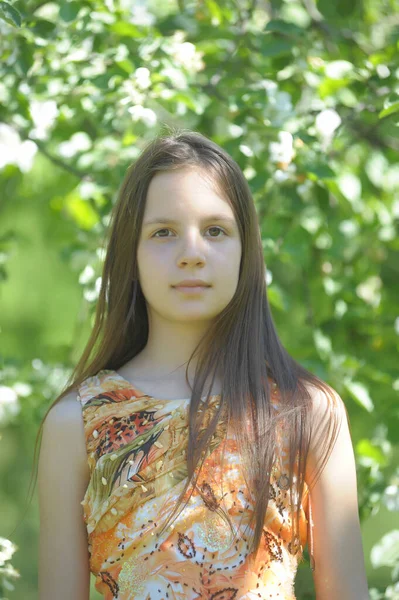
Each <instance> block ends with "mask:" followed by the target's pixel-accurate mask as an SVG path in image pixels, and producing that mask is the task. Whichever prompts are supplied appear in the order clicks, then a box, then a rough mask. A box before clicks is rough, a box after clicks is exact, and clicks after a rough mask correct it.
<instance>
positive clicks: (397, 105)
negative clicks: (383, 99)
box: [378, 101, 399, 119]
mask: <svg viewBox="0 0 399 600" xmlns="http://www.w3.org/2000/svg"><path fill="white" fill-rule="evenodd" d="M397 112H399V101H398V102H394V103H393V104H391V105H390V106H388V107H387V108H384V109H383V110H382V111H381V112H379V113H378V118H379V119H383V118H384V117H388V116H389V115H393V114H394V113H397Z"/></svg>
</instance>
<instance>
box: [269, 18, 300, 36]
mask: <svg viewBox="0 0 399 600" xmlns="http://www.w3.org/2000/svg"><path fill="white" fill-rule="evenodd" d="M265 31H277V32H278V33H284V34H286V35H293V36H296V37H298V36H302V35H303V34H304V33H305V30H304V29H302V27H299V26H298V25H296V24H295V23H290V22H289V21H284V20H283V19H273V20H272V21H269V22H268V24H267V25H266V27H265Z"/></svg>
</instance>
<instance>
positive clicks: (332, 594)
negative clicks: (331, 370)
mask: <svg viewBox="0 0 399 600" xmlns="http://www.w3.org/2000/svg"><path fill="white" fill-rule="evenodd" d="M313 395H314V394H312V396H313ZM334 395H335V397H336V405H337V408H336V410H337V413H338V420H339V423H340V431H339V434H338V437H337V440H336V443H335V446H334V449H333V451H332V453H331V455H330V458H329V460H328V461H327V463H326V465H325V467H324V470H323V471H322V474H321V476H320V478H319V480H318V481H317V483H316V484H315V486H314V487H313V489H312V490H311V494H310V497H311V506H312V516H313V523H314V529H313V544H314V552H313V555H314V559H315V571H314V573H313V580H314V584H315V590H316V598H317V600H337V599H338V598H339V600H369V593H368V585H367V579H366V572H365V566H364V555H363V548H362V538H361V530H360V522H359V512H358V499H357V479H356V466H355V457H354V452H353V446H352V440H351V436H350V431H349V425H348V420H347V416H346V413H345V407H344V403H343V401H342V399H341V398H340V396H339V395H338V394H337V393H336V392H335V390H334ZM327 406H328V405H327V399H326V398H325V396H324V395H323V394H321V393H320V392H317V393H316V395H315V397H314V403H313V407H314V410H313V418H314V419H315V421H314V423H315V425H314V431H315V432H316V433H315V439H314V440H313V442H312V444H311V448H310V453H309V454H310V455H309V459H308V465H307V474H306V480H307V481H310V474H311V473H313V472H314V469H315V466H316V464H318V461H319V460H320V456H319V452H320V450H319V448H320V443H319V442H320V439H319V440H318V439H317V431H318V429H317V426H318V423H320V422H321V421H320V419H322V418H323V415H324V414H325V411H326V410H327ZM319 431H320V429H319Z"/></svg>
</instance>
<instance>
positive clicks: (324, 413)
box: [305, 382, 349, 428]
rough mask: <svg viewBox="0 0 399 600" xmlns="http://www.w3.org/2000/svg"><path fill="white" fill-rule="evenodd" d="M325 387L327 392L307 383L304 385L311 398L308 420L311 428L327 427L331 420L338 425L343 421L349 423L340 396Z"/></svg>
mask: <svg viewBox="0 0 399 600" xmlns="http://www.w3.org/2000/svg"><path fill="white" fill-rule="evenodd" d="M325 385H326V387H327V391H325V390H324V389H320V388H319V387H317V386H316V385H313V384H311V383H308V382H306V384H305V387H306V389H307V390H308V392H309V394H310V397H311V404H310V419H311V423H312V427H313V428H317V427H320V426H328V424H329V422H330V423H331V422H332V421H333V420H334V421H336V422H337V424H339V425H340V424H341V423H342V421H343V420H344V421H345V420H347V421H349V416H348V411H347V409H346V406H345V403H344V401H343V400H342V398H341V396H340V395H339V394H338V392H337V391H336V390H335V389H334V388H333V387H331V386H330V385H328V384H325Z"/></svg>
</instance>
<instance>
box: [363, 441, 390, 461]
mask: <svg viewBox="0 0 399 600" xmlns="http://www.w3.org/2000/svg"><path fill="white" fill-rule="evenodd" d="M356 451H357V452H358V453H359V454H360V455H361V456H365V457H367V458H371V459H372V460H373V461H374V462H376V463H377V464H379V465H380V466H386V464H387V459H386V456H385V454H384V453H383V451H382V450H381V448H379V447H378V446H375V445H373V444H372V443H371V442H370V440H367V439H363V440H360V441H359V442H358V443H357V445H356Z"/></svg>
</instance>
